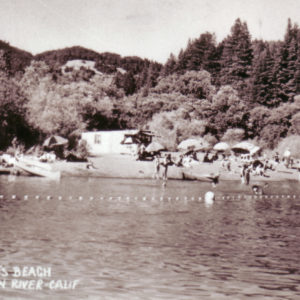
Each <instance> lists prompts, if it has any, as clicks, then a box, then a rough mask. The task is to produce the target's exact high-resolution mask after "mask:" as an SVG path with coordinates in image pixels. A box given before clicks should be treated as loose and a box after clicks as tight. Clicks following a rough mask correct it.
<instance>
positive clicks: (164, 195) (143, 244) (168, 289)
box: [0, 177, 300, 299]
mask: <svg viewBox="0 0 300 300" xmlns="http://www.w3.org/2000/svg"><path fill="white" fill-rule="evenodd" d="M0 187H1V195H3V198H2V199H0V204H1V207H0V226H1V231H0V238H1V247H0V259H1V265H5V266H7V267H8V268H9V267H12V266H14V265H20V266H24V265H29V266H30V265H32V266H37V265H42V266H51V267H52V273H53V274H52V279H56V280H58V279H67V280H75V279H80V283H79V286H78V287H77V288H76V290H67V291H51V290H49V289H46V288H45V289H43V290H42V291H24V290H12V289H9V288H6V289H4V290H1V293H2V291H3V293H2V295H3V297H4V298H5V297H7V298H8V297H12V296H13V297H15V298H19V299H22V298H23V299H28V298H30V299H43V298H46V299H53V297H55V298H62V299H74V298H79V299H83V298H85V297H87V296H90V298H91V299H99V298H100V299H244V298H247V297H251V298H252V299H262V298H263V299H268V298H269V299H296V298H297V296H299V294H300V289H299V286H300V285H299V284H300V276H299V275H300V274H299V273H300V266H299V261H300V252H299V247H300V242H299V238H298V237H299V234H300V218H299V214H300V205H299V194H300V193H299V186H298V185H297V183H292V182H291V183H284V184H282V185H281V186H278V183H274V184H271V185H270V187H268V190H267V191H266V192H267V196H268V198H267V197H262V198H260V197H256V198H254V197H253V195H252V192H251V190H250V189H245V187H244V186H241V185H240V184H239V183H228V182H227V183H221V184H220V185H218V186H217V188H215V189H213V190H212V187H211V185H210V184H206V183H203V184H199V183H196V182H179V181H169V182H168V184H167V187H166V188H165V189H164V188H162V187H161V182H159V181H155V180H153V181H152V180H146V181H145V180H124V179H123V180H122V179H114V180H112V179H92V178H72V179H71V178H64V179H63V180H62V181H61V182H59V183H53V182H51V181H47V180H43V178H40V179H38V178H25V177H23V178H22V177H18V178H15V179H14V180H12V178H8V177H1V178H0ZM210 190H211V191H213V192H214V194H215V197H216V198H215V201H214V202H213V205H210V206H209V207H207V206H206V205H205V202H204V201H203V199H204V195H205V193H206V192H207V191H210ZM294 194H295V195H296V198H293V197H292V196H293V195H294ZM12 195H15V198H12V197H11V196H12ZM24 195H27V196H28V197H27V200H24ZM37 195H38V196H39V197H36V196H37ZM277 195H280V197H277ZM282 195H284V197H282ZM287 195H289V197H288V196H287ZM47 196H51V198H50V197H47ZM70 197H71V198H70ZM91 197H93V198H91ZM271 197H272V198H271ZM199 198H201V201H199ZM0 280H1V278H0Z"/></svg>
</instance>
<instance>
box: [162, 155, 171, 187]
mask: <svg viewBox="0 0 300 300" xmlns="http://www.w3.org/2000/svg"><path fill="white" fill-rule="evenodd" d="M161 165H162V166H163V167H164V171H163V181H164V182H163V186H166V182H167V180H168V167H169V166H171V165H172V159H171V154H167V155H166V156H165V157H164V160H163V162H162V163H161Z"/></svg>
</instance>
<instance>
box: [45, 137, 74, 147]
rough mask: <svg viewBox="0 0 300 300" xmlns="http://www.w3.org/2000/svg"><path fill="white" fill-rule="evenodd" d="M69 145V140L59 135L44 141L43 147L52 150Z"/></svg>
mask: <svg viewBox="0 0 300 300" xmlns="http://www.w3.org/2000/svg"><path fill="white" fill-rule="evenodd" d="M67 144H68V140H67V139H65V138H63V137H61V136H59V135H52V136H50V137H48V138H47V139H46V140H45V141H44V143H43V146H44V147H48V148H52V147H56V146H64V145H67Z"/></svg>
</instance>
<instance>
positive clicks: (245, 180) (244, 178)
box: [241, 164, 250, 185]
mask: <svg viewBox="0 0 300 300" xmlns="http://www.w3.org/2000/svg"><path fill="white" fill-rule="evenodd" d="M241 182H242V184H247V185H248V184H249V182H250V167H249V166H248V164H244V165H243V167H242V170H241Z"/></svg>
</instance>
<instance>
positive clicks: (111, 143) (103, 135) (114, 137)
mask: <svg viewBox="0 0 300 300" xmlns="http://www.w3.org/2000/svg"><path fill="white" fill-rule="evenodd" d="M153 136H154V135H153V134H152V133H151V132H150V131H142V130H136V129H128V130H107V131H91V132H83V133H82V134H81V139H82V140H85V141H86V143H87V146H88V151H89V154H90V155H92V156H98V155H103V154H131V155H135V154H136V153H137V151H138V147H139V145H140V144H144V145H145V146H146V147H147V145H149V144H150V143H151V142H152V137H153Z"/></svg>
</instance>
